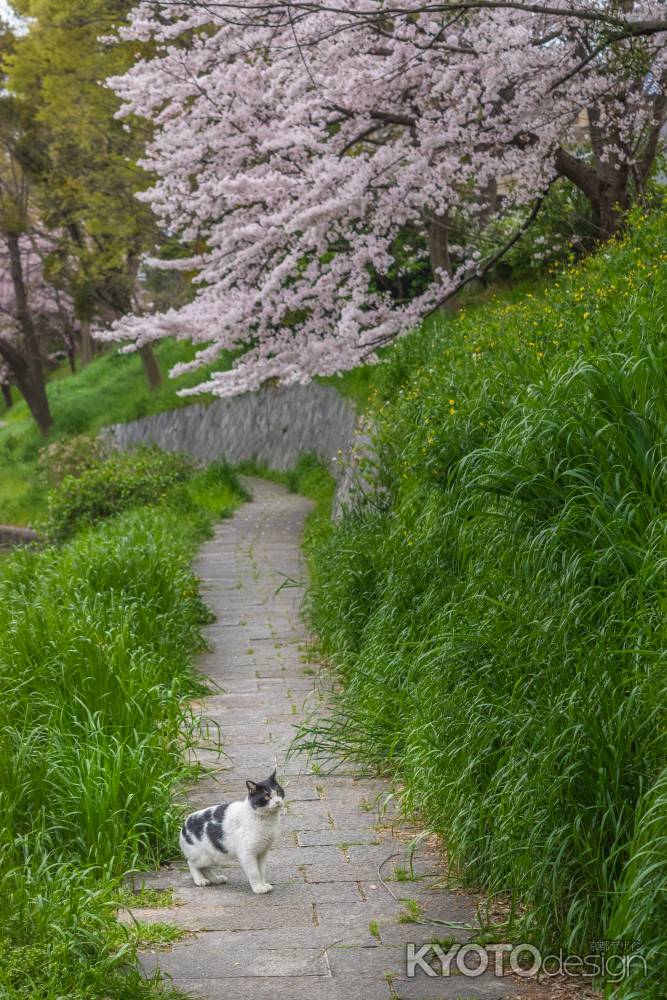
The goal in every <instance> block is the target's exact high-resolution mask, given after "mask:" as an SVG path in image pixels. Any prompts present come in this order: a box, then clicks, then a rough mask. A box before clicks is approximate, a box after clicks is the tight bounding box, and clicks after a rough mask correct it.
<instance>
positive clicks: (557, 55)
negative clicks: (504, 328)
mask: <svg viewBox="0 0 667 1000" xmlns="http://www.w3.org/2000/svg"><path fill="white" fill-rule="evenodd" d="M446 6H447V5H446V4H445V5H444V6H443V9H442V10H438V9H437V8H430V9H429V8H427V9H424V7H423V5H421V4H419V3H416V2H415V0H406V2H405V3H404V4H402V5H401V7H400V11H399V12H397V13H395V14H393V15H390V14H388V13H386V9H383V8H380V7H379V6H378V5H377V4H375V3H372V2H371V0H338V2H336V3H334V4H332V5H331V6H327V5H324V6H318V5H317V4H305V3H301V4H299V3H295V4H291V3H263V2H262V0H245V2H243V3H241V4H238V5H237V4H234V5H232V4H222V3H221V4H212V5H210V6H208V5H207V4H204V3H201V4H197V3H168V4H165V3H159V2H144V3H139V4H138V5H137V6H136V8H135V10H134V12H133V14H132V17H131V20H130V23H129V26H128V27H127V28H126V29H124V30H123V36H124V37H127V38H131V39H136V40H139V41H142V42H145V41H148V40H151V41H152V43H153V48H152V49H151V51H152V53H153V54H152V55H151V56H150V57H148V58H145V59H141V60H139V61H138V62H137V63H136V65H135V66H134V67H133V68H132V69H131V70H130V71H129V72H128V73H127V74H125V75H124V76H122V77H119V78H116V79H114V80H112V81H111V85H112V86H113V88H114V89H115V91H116V92H117V93H118V94H119V95H120V97H121V98H122V100H123V111H122V114H125V115H137V116H140V117H143V118H145V119H147V120H148V121H149V122H150V123H151V125H152V128H153V138H152V141H151V142H150V144H149V146H148V149H147V153H146V158H145V164H144V165H145V166H146V168H147V169H148V170H149V171H152V173H153V175H154V176H155V178H156V180H155V183H154V185H153V187H152V188H150V190H148V191H146V192H144V193H142V195H141V196H140V197H141V198H142V199H144V200H145V201H147V202H148V203H149V204H150V205H151V206H152V208H153V211H154V212H155V213H156V215H157V216H158V218H159V219H160V221H161V222H162V224H163V225H164V227H165V228H166V229H168V230H169V231H170V232H175V233H178V234H179V235H180V236H181V237H182V239H183V240H184V241H186V242H188V243H189V244H190V245H194V246H195V247H196V248H197V249H196V251H195V252H194V253H193V254H192V256H191V257H188V258H186V259H184V260H178V261H170V262H169V263H168V264H167V263H164V262H152V263H157V266H163V267H170V268H176V269H181V270H184V271H196V273H197V278H196V282H197V295H196V298H195V299H194V301H193V302H191V303H189V304H188V305H185V306H184V307H182V308H180V309H176V310H171V311H169V312H166V313H163V314H150V313H148V314H144V315H134V316H129V317H126V318H124V319H122V320H120V321H119V322H117V323H116V324H115V325H114V326H113V327H112V328H111V329H110V330H107V331H100V332H99V333H98V336H100V338H102V339H107V340H121V341H124V342H126V344H127V345H128V348H129V349H136V347H140V346H142V345H143V344H146V343H150V342H151V341H155V340H159V339H160V338H162V337H166V336H176V337H181V338H191V339H192V341H193V342H194V343H195V344H196V345H197V346H198V348H199V353H198V355H197V358H196V359H195V361H193V362H191V363H189V364H187V365H180V366H177V368H175V369H174V371H173V372H172V374H173V375H175V376H176V375H178V374H181V373H183V372H185V371H189V370H193V369H196V368H197V367H200V366H201V365H204V364H208V363H210V362H211V361H213V360H214V359H215V358H216V357H217V356H218V355H219V354H220V352H222V351H223V350H235V351H237V350H239V349H242V353H241V355H240V357H239V359H238V360H237V362H236V363H235V365H234V367H233V368H232V370H231V371H226V372H219V373H216V374H214V375H213V376H212V377H211V378H210V379H209V380H208V381H207V382H205V383H204V384H202V385H200V386H198V387H197V388H196V389H194V390H188V392H198V391H202V390H207V391H211V392H213V393H216V394H218V395H221V396H225V395H231V394H234V393H239V392H243V391H246V390H249V389H255V388H257V387H259V386H260V385H262V384H263V383H264V382H265V381H266V380H268V379H276V380H278V381H280V382H282V383H284V384H290V383H294V382H305V381H308V380H309V379H311V378H312V377H313V376H315V375H318V374H321V375H328V374H332V373H335V372H340V371H343V370H345V369H349V368H351V367H353V366H355V365H357V364H359V362H360V361H361V360H370V361H372V360H375V359H376V357H377V355H376V351H377V348H378V347H379V346H381V345H384V344H387V343H389V342H390V341H391V340H392V339H394V338H396V337H399V336H401V335H403V334H405V333H406V332H408V331H410V330H411V329H413V328H414V327H415V326H416V325H417V324H418V323H419V322H420V320H421V319H422V318H423V317H424V316H425V315H427V314H428V313H430V312H432V311H433V310H435V309H436V308H438V306H439V305H440V304H441V303H442V302H443V301H445V300H446V299H447V298H448V297H449V296H450V295H451V294H453V292H454V291H455V290H456V289H457V288H458V287H459V286H460V285H461V283H462V282H464V281H466V280H469V279H470V278H471V277H472V276H473V275H475V274H477V273H480V272H481V270H482V269H483V268H484V266H485V261H486V258H485V247H484V239H483V236H484V229H485V226H486V225H487V224H488V222H489V221H490V220H491V219H493V217H494V216H496V215H498V214H499V213H502V214H504V215H506V216H510V217H512V216H516V219H517V226H519V227H520V225H521V221H522V220H525V219H526V218H527V217H529V213H530V212H531V210H532V211H533V213H534V212H535V211H536V209H537V207H538V206H539V202H540V199H541V198H542V196H543V195H544V193H545V191H546V190H547V189H548V187H549V185H550V184H551V182H552V181H553V179H554V177H555V176H556V175H557V174H558V173H560V174H564V175H565V176H567V177H568V178H569V179H570V180H572V181H573V182H574V183H575V184H577V185H578V186H579V187H581V189H582V190H584V192H585V193H586V194H587V196H588V197H589V198H590V199H591V201H592V202H593V204H596V203H597V204H599V205H601V206H602V209H601V214H600V225H601V227H602V230H603V231H606V232H609V231H611V229H612V228H613V226H614V225H616V224H617V220H616V216H615V215H614V213H615V212H616V211H617V209H616V202H618V203H619V205H620V209H621V210H623V209H625V208H626V207H627V205H628V203H629V201H630V200H631V199H632V198H633V197H636V196H638V195H640V194H641V192H642V191H643V189H644V186H645V182H646V178H647V176H648V172H649V170H650V168H651V166H652V164H653V160H654V158H655V153H656V149H657V146H658V142H659V137H660V131H661V128H662V125H663V124H664V121H665V118H666V117H667V93H666V89H665V84H666V82H667V67H666V61H665V45H664V42H665V33H664V32H662V33H660V32H658V33H655V32H654V33H653V34H651V35H649V36H647V37H642V38H635V39H625V40H622V41H618V42H616V43H615V45H614V46H613V47H611V48H610V47H608V46H606V45H605V44H604V38H603V36H602V35H601V34H600V29H599V26H597V25H596V24H595V23H594V22H592V21H590V20H582V19H581V17H580V16H574V15H573V16H572V17H569V16H564V15H563V14H562V13H561V12H562V10H563V9H565V10H568V9H570V8H572V9H573V10H579V11H581V10H582V9H583V8H584V7H587V8H589V9H590V10H591V11H598V12H600V11H602V12H604V11H612V10H613V11H614V12H615V13H614V16H615V17H616V18H617V19H618V17H619V16H620V17H621V18H625V20H626V21H628V22H629V21H638V20H640V19H647V18H651V17H654V18H655V17H658V16H661V15H664V13H665V11H664V6H665V5H664V2H659V0H637V2H634V3H626V4H624V5H623V7H624V8H625V9H626V10H625V14H624V15H619V13H618V11H619V4H617V3H613V4H612V3H606V2H603V0H599V2H592V0H591V3H590V4H582V3H576V4H575V3H574V0H559V2H558V3H552V2H551V0H546V2H545V3H544V4H543V5H542V7H544V8H545V9H547V10H549V11H550V10H553V11H554V13H553V14H551V13H538V14H535V13H531V12H529V11H526V10H521V9H514V8H512V7H511V6H508V7H507V8H500V9H493V8H488V9H487V8H484V7H482V9H478V10H467V11H458V12H452V11H447V10H446V9H445V7H446ZM628 8H629V9H628ZM383 10H384V13H383ZM401 12H402V13H401ZM609 30H611V29H609ZM631 50H633V55H634V58H633V59H632V60H628V59H627V58H625V57H627V56H628V55H629V54H630V52H631ZM640 55H641V58H639V56H640ZM628 67H630V69H628ZM582 122H583V126H582ZM582 127H583V128H584V130H585V132H586V138H585V139H582ZM596 199H597V202H596ZM605 199H606V200H605ZM605 212H606V215H605V214H604V213H605ZM453 216H455V217H456V219H457V227H458V228H457V232H456V247H453V246H448V245H447V240H448V239H449V233H448V223H447V220H448V219H449V218H451V217H453ZM530 217H532V216H530ZM460 230H462V231H463V232H460ZM406 232H408V233H412V234H415V238H414V240H413V241H412V243H411V244H410V247H411V249H408V250H404V254H405V256H404V257H403V259H402V260H401V261H400V264H401V266H402V267H403V268H404V269H408V268H409V266H410V265H415V266H418V265H419V264H420V263H425V262H426V263H427V262H428V260H429V251H430V264H431V280H430V281H429V282H428V283H427V284H426V287H424V288H422V289H421V290H420V291H419V293H418V294H416V295H414V297H412V298H404V297H401V295H400V294H399V293H397V291H396V287H395V286H392V285H391V282H388V281H387V280H386V275H387V274H388V272H390V270H391V269H392V267H393V266H394V265H395V263H396V246H397V241H398V240H399V239H400V238H401V235H402V234H405V233H406ZM452 242H454V241H453V240H452ZM438 247H440V250H439V251H438V249H437V248H438Z"/></svg>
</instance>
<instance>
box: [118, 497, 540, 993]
mask: <svg viewBox="0 0 667 1000" xmlns="http://www.w3.org/2000/svg"><path fill="white" fill-rule="evenodd" d="M249 486H250V488H251V490H252V493H253V501H252V502H251V503H248V504H246V505H244V506H243V507H242V508H241V509H240V510H239V511H238V513H237V514H236V515H235V517H234V518H233V519H232V520H230V521H223V522H222V523H221V524H220V525H219V526H218V528H217V530H216V533H215V537H214V538H213V539H212V540H211V541H210V542H208V544H206V545H205V546H204V548H203V549H202V552H201V555H200V557H199V560H198V562H197V564H196V570H197V572H198V573H199V575H200V577H201V579H202V586H203V595H204V599H205V600H206V601H207V603H208V604H209V605H210V607H211V608H212V609H213V611H214V612H215V614H216V615H217V620H216V622H215V623H214V624H212V625H210V626H208V627H207V629H206V632H207V635H208V638H209V640H210V641H211V644H212V646H213V648H214V652H211V653H209V654H206V655H205V656H204V657H202V661H201V669H202V671H203V672H204V673H206V674H207V675H208V676H209V677H210V678H211V680H212V682H213V684H214V685H215V686H216V688H219V693H216V694H214V695H213V696H212V697H209V698H207V699H206V700H205V701H204V702H203V703H202V705H201V706H200V707H201V710H202V712H203V714H204V715H205V717H206V718H207V719H208V720H210V723H211V726H213V727H215V726H218V725H219V727H220V736H221V739H222V741H223V743H224V755H223V756H220V755H219V754H218V753H217V752H215V751H213V750H210V749H204V750H202V751H200V753H199V756H200V758H201V759H202V761H203V762H205V763H206V764H208V765H211V766H212V767H214V769H215V774H214V776H211V777H206V778H205V779H204V780H203V781H201V782H200V783H199V785H198V786H197V787H196V788H195V789H194V790H192V792H191V794H190V795H189V796H188V801H191V802H192V804H193V806H195V807H196V808H200V807H202V806H204V805H211V804H214V803H216V802H220V801H224V800H227V799H230V798H239V797H241V796H242V795H243V794H245V780H246V778H249V777H250V778H263V777H265V776H266V775H267V774H268V773H269V772H270V770H272V768H273V766H274V763H277V765H278V777H279V779H280V780H281V781H282V783H283V784H284V785H285V787H286V793H287V803H288V805H287V811H286V815H285V817H284V822H283V832H282V836H281V842H280V844H279V845H278V846H277V847H276V848H274V850H273V851H272V852H271V853H270V854H269V861H268V878H269V880H270V881H271V882H272V883H273V885H274V891H273V892H272V893H270V894H269V895H266V896H254V895H253V894H252V893H251V891H250V889H249V887H248V885H247V882H246V880H245V876H244V875H243V873H242V871H241V869H240V868H239V866H238V865H237V864H234V865H230V866H229V870H228V871H226V874H227V875H228V877H229V882H228V884H226V885H219V886H210V887H208V888H203V889H199V888H196V887H195V886H194V885H193V884H192V881H191V879H190V877H189V875H188V873H187V872H186V871H185V870H184V869H183V868H181V867H174V868H171V869H164V870H163V871H161V872H158V873H156V874H155V875H149V876H147V877H146V878H145V883H146V884H147V885H148V886H150V887H155V888H160V887H162V888H166V887H171V888H172V889H173V891H174V901H175V903H176V904H177V905H175V906H173V907H170V908H168V909H146V910H139V909H136V910H134V911H133V913H134V916H135V917H136V918H137V919H140V920H147V921H151V920H153V921H167V922H172V923H176V924H179V925H180V926H182V927H185V928H188V929H189V930H191V931H194V932H196V933H195V934H193V935H192V936H189V937H188V938H186V939H185V940H184V941H182V942H179V943H178V944H176V945H175V946H174V947H173V949H172V950H170V951H155V952H149V953H146V954H144V955H143V957H142V963H143V965H144V967H145V968H146V970H147V971H149V972H150V971H152V970H153V969H155V967H156V966H159V968H160V969H161V970H163V972H164V973H167V974H168V975H170V976H171V977H172V978H173V981H174V984H175V985H176V986H178V987H179V988H181V989H183V990H184V991H186V992H190V993H192V994H193V995H195V996H199V997H205V998H209V1000H264V998H269V997H271V998H274V997H280V998H285V1000H359V998H361V1000H397V998H402V1000H427V998H430V997H442V998H447V997H448V998H452V1000H454V998H466V1000H468V998H471V1000H472V998H476V1000H477V998H485V1000H495V998H500V997H512V996H514V995H516V993H517V992H520V990H519V989H518V987H524V983H523V982H522V981H520V980H517V979H514V978H513V977H510V978H496V977H494V976H492V975H490V974H485V975H484V976H482V977H478V978H471V977H468V976H462V975H457V976H453V977H451V978H443V977H440V976H439V977H437V978H431V977H428V976H426V975H425V974H424V973H420V974H418V977H417V978H414V979H408V978H407V976H406V944H407V943H408V942H413V943H415V944H416V945H421V944H424V943H429V942H431V941H432V940H433V939H434V938H436V939H438V940H442V939H445V940H447V939H450V940H457V941H458V940H460V941H465V940H467V937H468V935H467V933H466V932H465V931H462V930H460V929H452V928H451V927H449V926H445V925H443V924H442V923H437V922H435V921H438V920H440V921H447V922H458V923H472V924H474V923H475V899H474V898H473V897H471V896H466V895H458V894H456V893H449V892H446V891H443V890H442V889H440V888H439V887H438V881H439V874H438V873H439V860H438V858H437V856H436V855H435V854H431V853H429V851H428V850H423V849H422V850H420V851H419V852H418V854H417V856H416V860H415V864H414V872H415V874H416V876H417V877H416V878H415V879H413V880H405V877H404V875H403V872H402V871H401V866H402V867H403V869H406V868H408V867H409V866H408V864H407V863H406V861H405V857H404V855H405V848H406V843H407V842H408V841H409V840H410V835H409V834H408V833H407V832H406V831H401V829H400V827H396V828H394V827H393V826H392V819H391V816H392V813H391V810H390V809H385V810H384V811H382V813H381V815H380V814H379V813H378V806H377V804H376V803H379V804H380V805H381V803H382V798H383V795H384V796H386V795H387V793H388V792H389V786H388V785H387V784H386V783H384V782H383V781H381V780H378V779H376V778H370V777H363V776H361V775H360V773H359V772H358V771H357V772H356V773H355V771H354V769H351V768H349V767H345V768H341V769H339V770H336V771H335V772H334V773H333V774H326V773H320V771H319V769H318V768H317V767H311V766H310V765H309V763H308V761H307V760H306V759H305V757H297V758H293V759H292V760H290V761H288V762H285V752H286V750H287V748H288V746H289V744H290V741H291V739H292V737H293V735H294V725H295V723H298V722H299V720H301V719H303V718H304V716H305V715H306V714H308V713H309V712H312V711H313V710H317V711H322V712H324V711H326V703H325V702H323V701H322V700H321V694H320V693H319V691H318V682H317V678H316V676H315V670H314V668H313V666H312V665H310V666H309V664H308V662H307V658H306V656H305V655H304V645H303V643H304V640H305V638H306V636H305V631H304V628H303V626H302V624H301V622H300V617H299V608H300V604H301V601H302V598H303V583H304V573H305V571H304V566H303V564H302V561H301V556H300V548H299V542H300V536H301V532H302V528H303V523H304V519H305V517H306V515H307V513H308V511H309V509H310V504H309V502H308V501H307V500H305V499H304V498H303V497H300V496H297V495H294V494H291V493H288V492H287V491H285V490H284V489H282V488H281V487H279V486H276V485H273V484H271V483H267V482H263V481H259V480H252V481H249ZM397 869H398V870H397ZM379 870H381V872H382V876H383V879H384V880H385V881H386V883H387V885H386V887H385V885H384V884H383V882H382V880H381V879H380V878H379V875H378V871H379ZM406 874H409V871H408V872H406ZM397 876H398V878H397ZM416 914H419V915H420V919H421V920H422V921H423V922H419V923H414V922H408V921H409V920H410V918H411V917H414V916H415V915H416ZM521 992H525V988H524V990H522V991H521Z"/></svg>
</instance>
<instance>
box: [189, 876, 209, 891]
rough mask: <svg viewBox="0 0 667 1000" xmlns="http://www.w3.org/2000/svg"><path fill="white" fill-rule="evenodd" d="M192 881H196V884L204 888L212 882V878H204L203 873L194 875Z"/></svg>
mask: <svg viewBox="0 0 667 1000" xmlns="http://www.w3.org/2000/svg"><path fill="white" fill-rule="evenodd" d="M192 881H193V882H194V884H195V885H198V886H199V887H200V888H203V887H204V886H205V885H210V884H211V880H210V879H207V878H204V876H203V875H193V876H192Z"/></svg>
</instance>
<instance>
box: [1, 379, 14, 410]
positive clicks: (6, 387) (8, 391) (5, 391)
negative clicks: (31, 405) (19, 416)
mask: <svg viewBox="0 0 667 1000" xmlns="http://www.w3.org/2000/svg"><path fill="white" fill-rule="evenodd" d="M0 391H1V392H2V398H3V399H4V401H5V406H6V408H7V409H8V410H11V408H12V406H13V405H14V400H13V399H12V387H11V385H10V384H9V382H0Z"/></svg>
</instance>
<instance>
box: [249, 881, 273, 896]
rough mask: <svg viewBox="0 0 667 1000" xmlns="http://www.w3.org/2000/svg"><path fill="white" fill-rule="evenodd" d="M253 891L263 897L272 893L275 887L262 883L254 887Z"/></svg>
mask: <svg viewBox="0 0 667 1000" xmlns="http://www.w3.org/2000/svg"><path fill="white" fill-rule="evenodd" d="M252 891H253V892H254V893H256V894H257V895H258V896H259V895H263V894H264V893H265V892H272V891H273V886H272V885H270V884H269V883H268V882H260V883H259V885H253V887H252Z"/></svg>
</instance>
